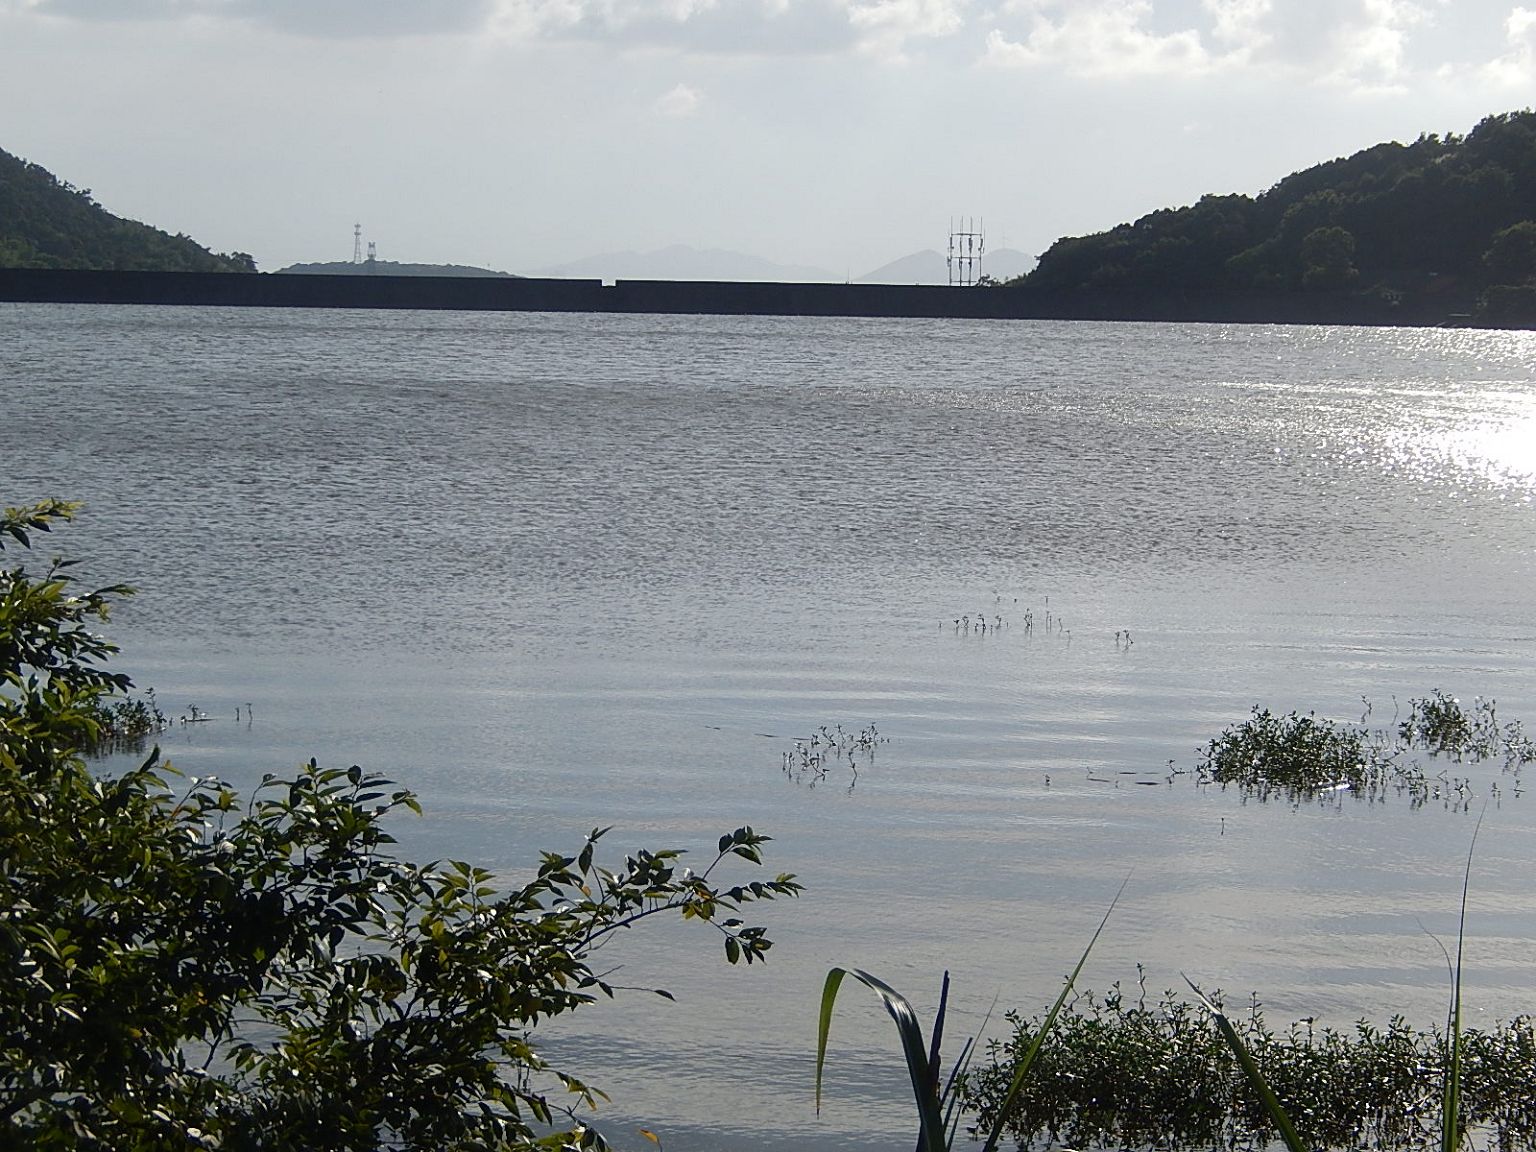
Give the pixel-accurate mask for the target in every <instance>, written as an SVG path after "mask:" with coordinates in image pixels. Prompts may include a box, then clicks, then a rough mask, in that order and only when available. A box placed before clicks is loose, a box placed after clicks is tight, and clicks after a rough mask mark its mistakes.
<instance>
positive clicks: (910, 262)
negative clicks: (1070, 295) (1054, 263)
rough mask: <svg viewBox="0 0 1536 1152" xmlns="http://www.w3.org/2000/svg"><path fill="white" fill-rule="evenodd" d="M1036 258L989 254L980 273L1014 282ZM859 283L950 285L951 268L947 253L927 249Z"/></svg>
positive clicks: (1012, 253) (1010, 253)
mask: <svg viewBox="0 0 1536 1152" xmlns="http://www.w3.org/2000/svg"><path fill="white" fill-rule="evenodd" d="M1034 264H1035V261H1034V257H1032V256H1026V255H1025V254H1024V253H1023V252H1020V251H1018V250H1017V249H1014V248H998V249H996V250H995V251H991V252H987V253H985V254H984V255H983V257H982V260H981V272H982V274H983V275H985V276H990V277H991V278H992V279H994V280H1012V279H1013V278H1014V277H1016V276H1022V275H1024V273H1026V272H1028V271H1029V270H1030V269H1031V268H1032V267H1034ZM855 283H858V284H948V283H949V265H948V263H946V260H945V256H944V253H942V252H935V251H934V250H933V249H932V248H924V249H923V250H922V251H921V252H914V253H912V254H911V255H910V256H903V257H902V258H901V259H900V260H892V261H891V262H890V263H889V264H884V265H881V266H880V267H879V268H876V269H875V270H874V271H873V272H869V273H866V274H865V275H863V276H860V277H859V278H858V280H857V281H855Z"/></svg>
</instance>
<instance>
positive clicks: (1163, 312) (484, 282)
mask: <svg viewBox="0 0 1536 1152" xmlns="http://www.w3.org/2000/svg"><path fill="white" fill-rule="evenodd" d="M0 302H28V303H67V304H180V305H203V306H221V307H261V308H402V309H404V308H421V309H453V310H459V311H480V312H486V311H492V312H620V313H669V314H693V315H725V316H866V317H881V316H885V317H905V318H936V319H937V318H944V319H975V320H1147V321H1163V322H1181V321H1206V322H1217V323H1282V324H1404V325H1440V324H1443V323H1445V322H1446V321H1447V315H1446V312H1445V307H1446V305H1445V303H1437V304H1434V305H1433V306H1431V307H1428V308H1425V307H1413V306H1403V305H1402V304H1401V303H1394V302H1392V301H1389V300H1386V299H1382V298H1380V297H1377V296H1373V295H1363V294H1361V295H1351V294H1348V293H1343V292H1280V293H1269V294H1265V295H1262V296H1258V295H1253V294H1233V293H1223V292H1183V291H1178V290H1169V291H1164V292H1138V293H1113V292H1102V291H1100V292H1094V293H1045V292H1039V291H1031V290H1029V289H1025V288H995V287H994V288H981V287H965V288H960V287H942V286H938V287H935V286H928V285H916V284H778V283H749V282H741V281H729V282H727V281H695V280H620V281H618V282H617V283H615V284H604V283H603V282H602V281H600V280H562V279H538V278H532V277H527V278H521V277H519V278H513V277H507V278H502V277H464V276H374V275H356V276H326V275H301V274H286V275H285V274H283V273H270V272H263V273H234V272H135V271H127V272H115V271H114V272H104V271H78V270H63V269H51V268H47V269H41V268H0Z"/></svg>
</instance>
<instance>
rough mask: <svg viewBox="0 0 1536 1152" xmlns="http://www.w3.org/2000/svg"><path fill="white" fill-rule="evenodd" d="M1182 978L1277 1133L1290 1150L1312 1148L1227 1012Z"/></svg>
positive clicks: (1193, 984) (1187, 979) (1189, 980)
mask: <svg viewBox="0 0 1536 1152" xmlns="http://www.w3.org/2000/svg"><path fill="white" fill-rule="evenodd" d="M1184 982H1185V983H1186V984H1188V985H1189V986H1190V988H1191V989H1192V990H1193V991H1194V993H1195V995H1196V996H1197V997H1199V999H1200V1003H1202V1004H1204V1005H1205V1010H1206V1011H1207V1012H1209V1013H1210V1014H1211V1019H1212V1020H1214V1021H1215V1022H1216V1030H1217V1031H1218V1032H1220V1033H1221V1038H1222V1039H1223V1040H1225V1041H1226V1042H1227V1047H1228V1048H1230V1049H1232V1055H1234V1056H1236V1057H1237V1062H1238V1064H1239V1065H1241V1066H1242V1069H1243V1075H1245V1076H1247V1077H1248V1083H1249V1084H1251V1085H1253V1089H1254V1091H1255V1092H1257V1093H1258V1094H1259V1101H1260V1103H1262V1104H1263V1105H1264V1111H1265V1112H1267V1113H1269V1118H1270V1121H1271V1122H1272V1123H1273V1124H1274V1126H1275V1128H1276V1130H1277V1131H1279V1133H1280V1139H1281V1140H1283V1141H1284V1142H1285V1146H1286V1147H1287V1148H1288V1149H1290V1152H1312V1150H1311V1149H1310V1148H1308V1147H1307V1146H1306V1145H1305V1144H1303V1143H1302V1142H1301V1137H1300V1136H1298V1135H1297V1134H1296V1127H1295V1125H1293V1124H1292V1123H1291V1118H1290V1116H1288V1115H1287V1114H1286V1111H1285V1109H1284V1108H1283V1107H1281V1105H1280V1100H1279V1099H1278V1098H1277V1097H1276V1096H1275V1094H1274V1091H1273V1090H1272V1089H1271V1088H1270V1086H1269V1081H1267V1080H1265V1079H1264V1073H1262V1072H1261V1071H1259V1065H1258V1063H1257V1062H1256V1061H1255V1060H1254V1058H1253V1054H1252V1053H1251V1052H1249V1051H1248V1045H1246V1044H1244V1043H1243V1038H1242V1037H1241V1036H1239V1035H1238V1034H1237V1029H1236V1028H1234V1027H1233V1026H1232V1021H1230V1020H1228V1019H1227V1014H1226V1013H1225V1012H1223V1011H1222V1010H1221V1009H1220V1008H1218V1007H1216V1005H1215V1004H1213V1003H1212V1002H1211V1001H1210V999H1209V998H1208V997H1207V996H1206V995H1205V993H1204V992H1202V991H1200V989H1199V988H1197V987H1195V982H1194V981H1193V980H1191V979H1190V978H1189V977H1188V976H1186V977H1184Z"/></svg>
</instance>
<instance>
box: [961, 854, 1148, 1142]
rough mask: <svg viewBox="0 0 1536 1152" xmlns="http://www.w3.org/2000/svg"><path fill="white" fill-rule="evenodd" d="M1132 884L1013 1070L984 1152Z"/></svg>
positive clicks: (1106, 915) (1101, 925) (1098, 930)
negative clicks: (1090, 955)
mask: <svg viewBox="0 0 1536 1152" xmlns="http://www.w3.org/2000/svg"><path fill="white" fill-rule="evenodd" d="M1130 882H1131V878H1130V876H1129V875H1127V876H1126V878H1125V879H1124V880H1122V881H1120V887H1119V888H1118V889H1117V890H1116V891H1115V898H1114V899H1113V900H1111V901H1110V902H1109V907H1108V908H1106V909H1105V910H1104V918H1103V919H1102V920H1100V921H1099V926H1098V927H1097V928H1096V929H1094V932H1093V936H1092V938H1091V939H1090V940H1089V941H1088V947H1086V948H1084V949H1083V954H1082V955H1081V956H1080V957H1078V961H1077V967H1075V968H1073V969H1072V975H1070V976H1068V977H1067V982H1066V984H1064V985H1063V986H1062V989H1061V995H1059V996H1057V997H1056V1003H1054V1004H1052V1005H1051V1010H1050V1011H1049V1012H1047V1013H1046V1016H1045V1020H1044V1021H1043V1022H1042V1023H1041V1025H1040V1031H1038V1032H1037V1033H1035V1038H1034V1040H1033V1041H1031V1042H1030V1045H1029V1048H1028V1049H1027V1050H1026V1051H1025V1053H1024V1058H1023V1059H1022V1060H1020V1061H1019V1064H1018V1067H1016V1068H1015V1069H1014V1070H1013V1079H1012V1080H1011V1081H1010V1082H1009V1084H1008V1091H1007V1092H1006V1093H1004V1095H1003V1102H1002V1103H1001V1104H999V1105H998V1108H997V1117H996V1119H994V1120H993V1121H992V1130H991V1131H990V1132H988V1133H987V1142H986V1143H985V1144H984V1145H982V1152H994V1150H995V1149H996V1148H997V1142H998V1140H999V1139H1001V1138H1002V1135H1003V1128H1004V1127H1006V1125H1007V1123H1008V1113H1009V1112H1010V1111H1012V1109H1013V1102H1014V1101H1015V1100H1017V1099H1018V1096H1019V1092H1020V1091H1021V1090H1022V1089H1023V1087H1024V1077H1025V1076H1027V1075H1028V1074H1029V1069H1030V1066H1031V1065H1032V1064H1034V1062H1035V1056H1036V1055H1037V1054H1038V1053H1039V1052H1040V1045H1041V1044H1042V1043H1044V1042H1045V1037H1046V1034H1047V1033H1048V1032H1050V1030H1051V1026H1052V1025H1053V1024H1055V1023H1056V1017H1057V1015H1058V1014H1059V1013H1060V1012H1061V1008H1062V1005H1063V1004H1065V1003H1066V1002H1067V997H1068V996H1069V995H1070V994H1071V992H1072V986H1073V985H1074V984H1075V983H1076V982H1077V978H1078V976H1079V974H1081V972H1082V970H1083V965H1084V964H1086V963H1088V954H1089V953H1090V952H1092V951H1093V946H1094V945H1095V944H1097V943H1098V942H1099V936H1100V934H1102V933H1103V931H1104V926H1105V925H1106V924H1108V923H1109V918H1110V915H1111V914H1112V913H1113V912H1114V910H1115V905H1116V904H1118V903H1120V897H1121V896H1122V895H1123V894H1124V893H1125V886H1126V885H1127V884H1129V883H1130Z"/></svg>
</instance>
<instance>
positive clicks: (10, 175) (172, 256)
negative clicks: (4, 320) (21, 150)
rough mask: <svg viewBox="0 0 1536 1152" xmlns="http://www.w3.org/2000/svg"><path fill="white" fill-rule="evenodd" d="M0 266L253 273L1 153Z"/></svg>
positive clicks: (240, 257)
mask: <svg viewBox="0 0 1536 1152" xmlns="http://www.w3.org/2000/svg"><path fill="white" fill-rule="evenodd" d="M0 268H95V269H105V270H114V269H115V270H130V269H131V270H136V271H148V272H254V271H256V261H255V260H253V259H251V257H250V256H249V255H247V254H246V253H244V252H234V253H231V254H229V255H227V256H226V255H217V254H215V253H213V252H210V251H209V250H208V249H206V248H204V247H203V246H202V245H201V244H198V243H197V242H196V241H194V240H193V239H192V238H191V237H190V236H182V235H176V236H172V235H171V234H170V233H168V232H162V231H160V229H158V228H151V227H150V226H149V225H148V224H140V223H139V222H138V221H137V220H125V219H123V218H122V217H121V216H114V215H112V213H110V212H108V211H107V210H106V209H105V208H103V207H102V206H101V205H100V204H98V203H96V201H95V200H93V199H91V190H90V189H89V188H76V187H75V186H74V185H73V184H70V183H68V182H66V181H63V180H60V179H59V178H58V177H56V176H55V175H54V174H53V173H52V172H49V171H48V170H47V169H46V168H44V167H42V166H41V165H38V164H32V163H29V162H28V161H26V160H23V159H21V158H20V157H19V156H12V155H11V154H10V153H9V152H4V151H0Z"/></svg>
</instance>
